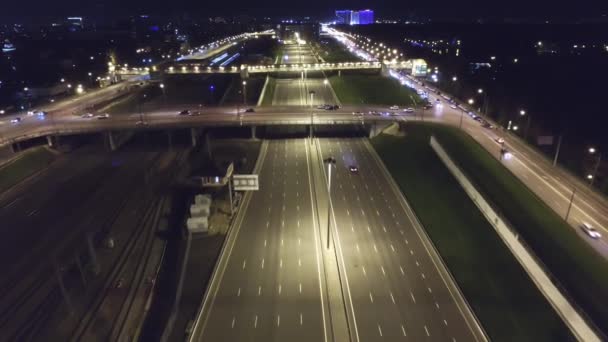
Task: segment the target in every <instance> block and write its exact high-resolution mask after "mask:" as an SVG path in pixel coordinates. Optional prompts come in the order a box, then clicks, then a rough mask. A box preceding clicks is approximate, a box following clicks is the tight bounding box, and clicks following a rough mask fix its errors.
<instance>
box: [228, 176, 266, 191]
mask: <svg viewBox="0 0 608 342" xmlns="http://www.w3.org/2000/svg"><path fill="white" fill-rule="evenodd" d="M232 184H233V185H234V190H235V191H257V190H259V189H260V184H259V183H258V175H234V176H232Z"/></svg>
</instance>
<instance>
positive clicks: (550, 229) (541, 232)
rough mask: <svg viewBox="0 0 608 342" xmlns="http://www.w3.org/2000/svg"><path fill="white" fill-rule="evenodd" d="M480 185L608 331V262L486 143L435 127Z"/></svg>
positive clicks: (488, 197)
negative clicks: (490, 150) (497, 157)
mask: <svg viewBox="0 0 608 342" xmlns="http://www.w3.org/2000/svg"><path fill="white" fill-rule="evenodd" d="M433 131H434V134H435V135H436V137H437V139H438V140H439V142H440V143H441V144H442V146H443V147H444V148H445V149H446V150H447V151H448V153H449V154H450V156H451V157H452V158H453V159H454V160H455V162H456V163H457V164H458V165H459V166H460V168H461V169H462V170H463V172H464V173H465V174H467V176H468V177H469V179H470V180H471V181H472V182H473V183H474V184H475V185H476V187H477V189H478V190H479V191H480V192H481V193H483V194H484V196H485V197H486V198H487V199H488V200H489V201H490V202H492V203H493V205H494V207H495V208H496V209H497V210H498V211H499V212H500V213H502V215H503V217H505V218H506V219H507V220H508V221H509V222H510V223H511V225H512V226H513V227H514V229H515V230H517V233H518V234H519V235H520V237H521V238H522V239H523V240H524V241H525V243H526V244H527V245H528V246H530V248H531V249H532V250H533V251H534V252H535V254H536V255H537V256H538V257H539V258H540V260H541V261H542V262H543V263H544V264H545V265H546V267H547V268H548V269H549V271H550V272H551V273H552V274H553V276H554V278H555V280H556V281H558V282H559V284H561V285H562V287H563V288H565V290H566V291H567V292H568V294H569V296H570V297H571V298H573V299H574V300H575V301H576V303H577V304H578V305H579V306H581V307H582V308H583V309H584V310H585V312H586V313H587V314H588V315H589V316H590V317H591V319H592V320H593V321H594V322H595V324H596V325H597V326H598V327H600V328H601V329H603V330H604V334H606V333H607V332H608V306H606V303H608V262H607V261H606V260H605V259H604V258H603V257H602V256H601V255H599V254H598V253H597V252H596V251H595V250H593V249H592V248H591V247H590V246H589V245H588V244H587V242H586V241H584V240H583V239H585V238H586V237H585V236H581V235H579V234H578V233H577V231H575V230H574V229H572V227H570V226H569V225H568V224H567V223H566V222H565V221H564V220H563V218H562V217H560V216H558V215H557V214H556V213H555V212H554V211H553V210H552V209H551V208H549V207H548V206H547V205H546V204H545V203H544V202H543V201H542V200H541V199H540V198H538V197H537V196H536V195H535V194H534V193H533V192H532V191H530V190H529V189H528V188H527V187H526V186H525V184H523V183H522V182H521V181H520V180H519V179H518V178H517V177H515V175H513V174H512V173H511V172H510V171H509V170H508V169H506V168H505V167H503V165H502V164H501V162H499V161H498V160H496V159H495V158H494V157H493V156H491V155H490V154H489V153H488V152H487V151H486V150H485V149H484V148H483V147H482V146H481V145H479V144H478V143H477V142H476V141H475V140H473V139H472V138H471V137H469V136H468V135H465V134H462V133H461V132H460V131H458V130H457V129H455V128H450V127H443V126H441V127H437V128H434V129H433Z"/></svg>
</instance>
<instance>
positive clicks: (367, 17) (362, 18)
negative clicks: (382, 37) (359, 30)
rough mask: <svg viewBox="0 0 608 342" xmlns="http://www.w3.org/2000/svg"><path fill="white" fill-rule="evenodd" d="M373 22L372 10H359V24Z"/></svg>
mask: <svg viewBox="0 0 608 342" xmlns="http://www.w3.org/2000/svg"><path fill="white" fill-rule="evenodd" d="M373 23H374V11H372V10H369V9H366V10H363V11H359V25H368V24H373Z"/></svg>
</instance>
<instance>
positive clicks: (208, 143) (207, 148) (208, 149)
mask: <svg viewBox="0 0 608 342" xmlns="http://www.w3.org/2000/svg"><path fill="white" fill-rule="evenodd" d="M210 135H211V133H209V131H207V132H205V152H207V157H208V158H209V159H210V160H211V159H212V158H213V156H212V155H211V136H210Z"/></svg>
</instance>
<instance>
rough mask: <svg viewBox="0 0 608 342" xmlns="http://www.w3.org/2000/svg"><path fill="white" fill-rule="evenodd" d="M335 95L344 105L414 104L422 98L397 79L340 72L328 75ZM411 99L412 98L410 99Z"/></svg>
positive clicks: (418, 102)
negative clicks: (340, 74)
mask: <svg viewBox="0 0 608 342" xmlns="http://www.w3.org/2000/svg"><path fill="white" fill-rule="evenodd" d="M329 81H330V83H331V86H332V88H333V89H334V91H335V92H336V96H338V98H339V99H340V102H342V104H344V105H386V106H392V105H398V106H405V107H407V106H412V107H413V106H414V104H415V103H417V104H420V103H422V100H421V99H420V97H419V96H418V94H416V92H415V91H413V90H411V89H409V88H407V87H404V86H402V85H401V84H400V83H399V81H397V80H395V79H393V78H388V77H383V76H381V75H379V74H369V73H358V74H352V73H345V72H343V73H342V76H338V75H333V76H331V77H329ZM412 99H413V100H412Z"/></svg>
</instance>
